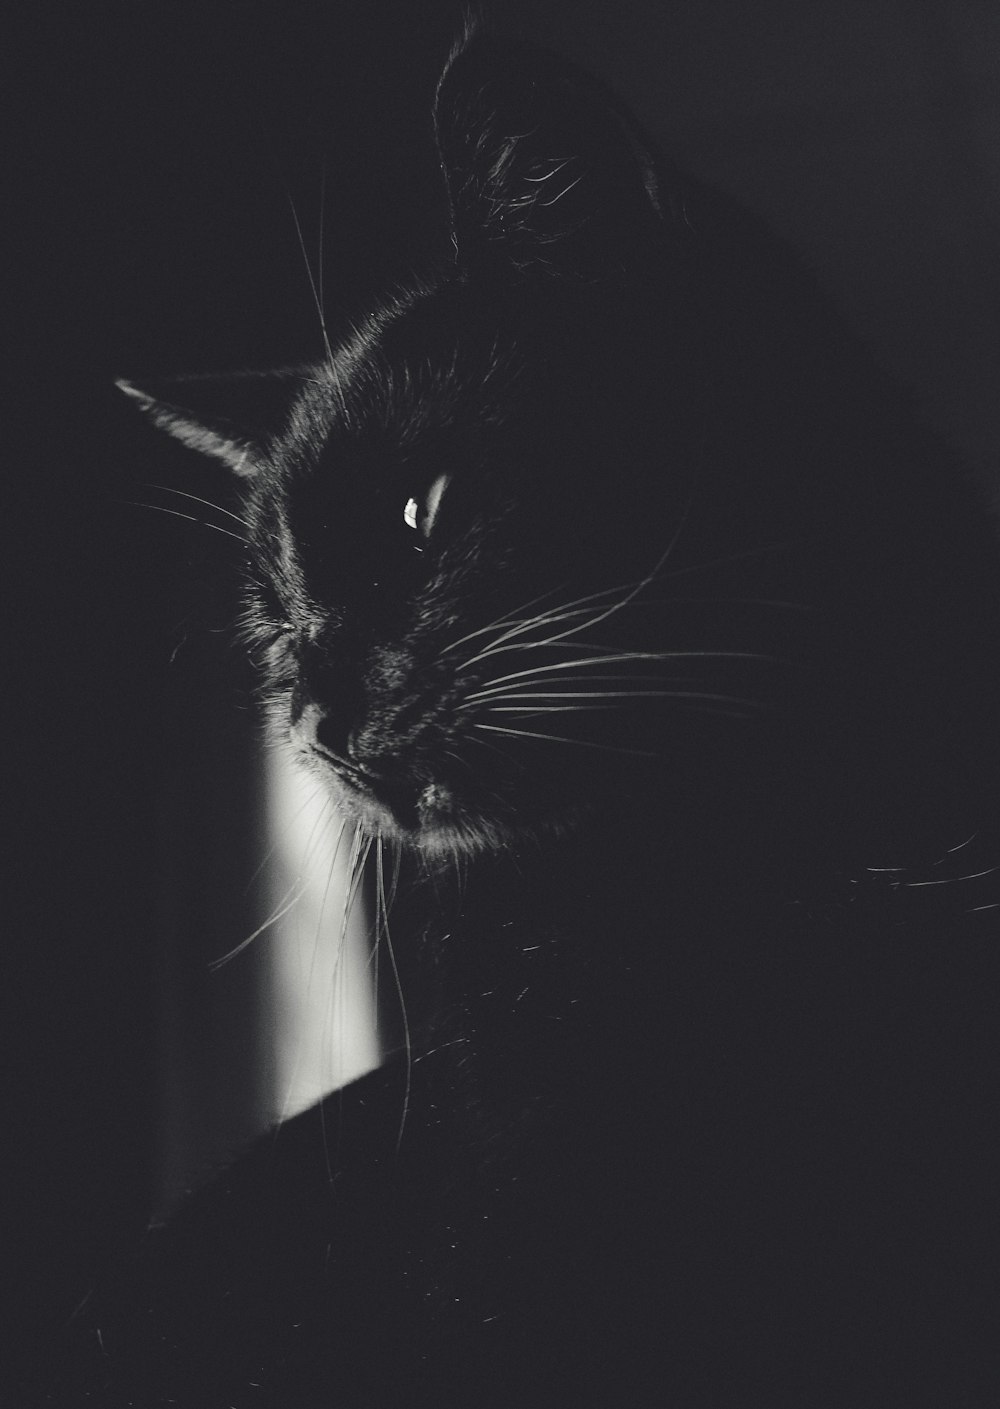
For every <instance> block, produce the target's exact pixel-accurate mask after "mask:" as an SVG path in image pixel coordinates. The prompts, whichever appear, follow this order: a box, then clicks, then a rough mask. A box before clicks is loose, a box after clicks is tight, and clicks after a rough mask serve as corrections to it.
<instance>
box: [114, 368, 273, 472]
mask: <svg viewBox="0 0 1000 1409" xmlns="http://www.w3.org/2000/svg"><path fill="white" fill-rule="evenodd" d="M115 386H116V387H117V388H118V390H119V391H121V392H123V393H124V394H125V395H126V396H127V397H129V399H130V400H132V401H134V402H135V404H136V405H137V406H138V407H139V409H140V411H142V412H143V414H144V415H146V416H148V417H149V419H150V420H151V421H152V422H153V424H154V425H155V426H156V427H157V428H158V429H160V430H163V431H166V432H167V434H168V435H171V436H173V438H174V439H175V440H179V441H180V442H181V444H182V445H185V446H187V448H188V449H189V450H194V451H197V452H198V454H200V455H207V456H208V457H209V458H210V459H213V460H220V461H221V462H222V463H223V464H224V465H225V466H226V467H227V468H228V469H230V470H231V471H232V472H233V473H234V474H236V475H239V476H240V477H241V478H242V479H252V478H253V477H254V475H255V474H256V460H257V456H258V455H259V453H260V448H261V447H260V446H259V445H257V444H255V442H254V441H253V440H252V439H251V438H250V437H248V436H245V435H240V434H238V433H237V432H236V431H235V430H232V431H230V430H229V429H227V428H224V426H223V424H222V423H220V422H215V423H214V424H209V423H208V422H206V421H202V420H198V419H197V418H196V417H195V416H193V415H192V414H191V412H190V411H188V410H185V409H184V408H183V407H181V406H177V405H175V404H173V403H172V402H169V401H164V400H161V399H160V398H158V397H155V396H153V395H151V394H150V393H149V392H147V391H144V390H143V389H142V388H141V387H138V386H136V385H135V383H134V382H130V381H129V380H128V379H127V378H126V377H117V378H116V379H115Z"/></svg>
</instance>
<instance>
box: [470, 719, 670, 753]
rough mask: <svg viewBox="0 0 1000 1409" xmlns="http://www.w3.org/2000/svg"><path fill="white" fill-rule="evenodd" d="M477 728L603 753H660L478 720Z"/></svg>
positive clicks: (492, 732)
mask: <svg viewBox="0 0 1000 1409" xmlns="http://www.w3.org/2000/svg"><path fill="white" fill-rule="evenodd" d="M474 727H475V728H476V729H488V730H489V731H490V733H491V734H510V735H513V736H515V737H517V738H522V739H540V740H541V741H542V742H543V743H547V744H575V745H577V746H578V747H579V748H588V749H599V750H600V751H601V752H602V753H624V754H631V755H633V756H635V757H639V758H659V757H660V754H659V753H658V752H657V751H655V750H653V749H630V748H625V747H624V746H622V745H618V744H600V743H596V742H595V741H594V740H593V739H567V738H561V737H560V736H559V735H557V734H539V733H536V732H534V731H532V730H530V729H510V728H507V727H505V726H504V725H500V724H482V723H479V722H477V723H476V724H475V726H474Z"/></svg>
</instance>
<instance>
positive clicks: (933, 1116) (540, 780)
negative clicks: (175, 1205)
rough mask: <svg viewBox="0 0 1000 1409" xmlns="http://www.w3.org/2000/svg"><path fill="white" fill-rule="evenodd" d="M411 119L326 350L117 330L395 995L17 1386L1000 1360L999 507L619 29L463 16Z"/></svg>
mask: <svg viewBox="0 0 1000 1409" xmlns="http://www.w3.org/2000/svg"><path fill="white" fill-rule="evenodd" d="M434 128H435V134H436V140H437V145H438V151H439V154H440V160H441V167H442V172H443V177H444V181H443V187H442V202H443V203H445V204H446V206H447V212H448V217H449V237H447V238H446V239H445V240H443V242H442V249H441V251H440V255H439V258H438V260H437V261H436V263H434V264H433V265H432V266H431V267H429V268H427V269H426V270H425V271H424V273H423V274H422V276H421V277H420V278H414V280H413V281H412V282H411V283H410V284H409V285H408V286H406V287H400V288H397V289H392V290H390V291H387V292H386V294H385V297H384V298H383V299H382V301H381V302H380V303H378V304H377V305H376V306H374V307H373V308H372V310H371V312H370V314H369V316H368V317H367V319H365V320H363V321H361V322H360V323H359V324H358V325H357V326H352V327H351V328H348V329H346V330H343V332H342V334H341V335H340V337H339V341H338V340H335V341H334V342H333V344H331V345H328V347H327V350H326V355H325V356H324V357H323V358H322V360H321V361H319V362H317V363H316V364H315V365H311V366H308V367H304V368H294V369H288V370H284V371H282V372H280V373H269V374H263V375H262V376H260V377H259V378H258V377H256V376H242V377H239V378H236V379H233V380H232V381H231V382H229V383H228V384H223V383H217V382H216V381H214V380H200V379H194V380H189V381H185V380H183V379H180V380H178V381H176V382H175V383H173V384H172V386H170V387H168V388H150V389H148V390H145V389H143V390H140V389H139V388H138V387H136V386H134V385H132V384H131V383H123V384H122V385H123V389H124V390H125V391H126V392H127V393H128V394H129V396H131V397H132V399H133V400H134V401H135V402H137V403H138V405H139V406H140V407H141V408H142V409H143V410H145V411H146V412H147V413H148V414H149V415H150V417H151V418H152V420H153V421H154V422H155V423H156V424H157V425H158V426H159V427H161V428H163V429H165V430H167V431H168V432H170V433H171V434H173V435H175V436H177V437H178V438H179V439H180V440H181V441H183V442H184V443H185V444H187V445H189V446H191V447H193V448H194V449H197V450H200V451H203V452H205V453H206V454H208V455H210V456H214V457H215V458H216V459H219V460H221V461H223V462H224V463H226V464H227V465H228V466H229V467H230V468H231V469H232V470H233V471H234V472H235V475H236V477H237V482H238V487H239V492H240V496H241V498H240V509H239V517H240V519H241V532H242V533H245V538H246V540H247V546H248V553H249V569H248V581H247V589H246V611H245V619H244V622H243V632H244V636H245V638H246V642H247V646H248V649H249V651H250V652H251V654H252V656H253V658H254V660H255V661H256V663H257V664H258V667H259V669H260V670H261V672H262V676H263V681H264V694H265V695H266V698H267V709H268V714H269V719H270V728H271V730H272V731H274V733H275V734H276V735H278V736H280V737H281V738H282V739H284V740H286V742H287V745H288V747H290V748H291V750H292V751H293V752H294V753H295V755H296V756H297V757H298V759H299V761H300V762H301V764H302V765H303V766H304V767H305V768H307V769H309V770H311V771H312V772H313V773H315V774H316V776H317V777H319V778H320V779H321V780H322V782H323V784H324V786H325V787H326V788H327V789H328V790H329V793H330V795H331V796H332V798H333V799H334V800H335V803H336V806H337V808H338V811H339V813H340V815H341V816H342V817H344V818H345V820H346V823H347V825H348V827H349V828H351V829H352V830H353V832H354V834H355V837H356V842H355V847H356V852H357V855H358V857H359V867H361V866H363V867H364V868H366V874H367V875H368V876H369V877H370V885H371V888H372V891H373V894H374V896H375V906H376V914H377V929H378V934H379V940H380V944H381V946H382V948H383V950H384V951H385V953H386V955H387V956H388V959H389V960H390V961H391V962H390V963H388V964H386V963H383V973H384V974H385V973H386V972H387V971H388V972H389V974H390V988H391V989H392V991H393V992H396V991H397V990H398V998H399V1009H398V1011H399V1018H398V1041H397V1043H396V1050H395V1052H394V1053H393V1055H392V1056H391V1057H390V1058H389V1060H387V1062H386V1063H385V1065H384V1066H383V1067H382V1068H381V1069H380V1070H379V1071H377V1072H375V1073H373V1074H372V1075H370V1076H368V1077H365V1078H363V1079H362V1080H361V1081H360V1082H357V1083H355V1084H353V1085H352V1086H350V1087H348V1088H347V1089H345V1090H343V1091H340V1092H336V1093H334V1094H333V1095H332V1096H330V1097H328V1098H327V1100H326V1101H325V1102H323V1103H322V1104H321V1105H320V1106H319V1107H317V1108H315V1109H314V1110H312V1111H310V1112H307V1113H305V1114H304V1115H302V1116H300V1117H297V1118H296V1119H295V1120H293V1121H290V1122H288V1123H286V1124H285V1125H284V1126H283V1127H282V1128H281V1129H280V1130H279V1131H278V1132H276V1133H275V1134H273V1135H271V1136H268V1137H267V1138H266V1139H265V1140H264V1141H262V1142H261V1143H260V1144H259V1145H258V1146H256V1147H255V1148H254V1149H252V1150H251V1151H249V1152H247V1153H246V1154H244V1155H243V1156H242V1157H241V1158H239V1159H238V1160H236V1161H235V1162H234V1164H233V1165H232V1166H231V1167H230V1168H229V1169H227V1170H225V1171H223V1172H221V1173H220V1174H218V1175H217V1176H216V1177H215V1178H214V1179H213V1180H212V1181H210V1182H209V1183H208V1184H207V1185H206V1187H205V1188H203V1189H202V1190H200V1191H199V1192H197V1193H196V1194H194V1195H193V1196H192V1197H191V1198H190V1199H189V1200H188V1201H187V1202H186V1203H184V1204H183V1205H182V1206H181V1208H180V1209H179V1210H178V1211H177V1212H176V1213H175V1214H174V1215H173V1216H172V1218H171V1219H170V1220H169V1221H168V1222H167V1223H166V1224H165V1225H164V1226H160V1227H157V1228H155V1229H153V1230H152V1231H151V1233H150V1235H149V1239H148V1243H147V1245H146V1246H145V1247H144V1248H143V1250H142V1251H141V1253H139V1254H137V1257H136V1259H135V1261H134V1264H132V1265H130V1266H129V1267H128V1268H125V1269H122V1271H121V1273H120V1275H119V1277H118V1279H117V1280H114V1279H112V1280H111V1282H110V1284H109V1285H108V1286H107V1287H105V1288H104V1289H102V1290H101V1291H99V1292H98V1293H96V1294H95V1295H94V1297H93V1298H92V1299H91V1300H90V1301H89V1302H88V1304H87V1305H86V1307H85V1308H83V1310H82V1311H81V1313H80V1314H79V1315H78V1316H77V1318H76V1319H75V1322H74V1324H73V1327H72V1328H71V1332H70V1336H69V1339H68V1343H67V1345H66V1346H65V1347H63V1348H62V1349H61V1350H60V1352H59V1353H58V1354H57V1355H56V1356H54V1357H53V1361H54V1363H53V1365H51V1366H49V1367H48V1368H47V1370H46V1374H45V1375H44V1376H43V1377H42V1380H43V1381H44V1386H45V1387H44V1389H41V1390H38V1391H33V1392H32V1394H31V1395H29V1398H28V1400H27V1401H26V1402H30V1403H36V1402H38V1403H48V1404H59V1405H62V1404H73V1405H76V1404H82V1403H85V1402H86V1403H99V1404H101V1405H102V1406H105V1405H106V1406H117V1405H126V1404H135V1405H143V1406H152V1405H167V1404H177V1405H183V1406H192V1409H194V1406H198V1409H216V1406H218V1409H223V1407H224V1406H228V1405H240V1406H243V1405H274V1406H284V1409H314V1406H320V1405H322V1406H327V1405H331V1406H332V1405H345V1406H374V1405H404V1404H405V1405H423V1404H426V1405H431V1404H433V1405H439V1406H447V1405H455V1406H459V1405H462V1406H477V1409H479V1406H483V1407H484V1409H489V1406H514V1405H526V1404H530V1405H533V1404H539V1405H541V1404H545V1405H567V1406H569V1405H572V1406H583V1405H608V1404H618V1403H629V1404H636V1405H645V1404H649V1405H654V1404H655V1405H664V1404H671V1405H678V1406H684V1409H689V1407H690V1406H700V1405H748V1404H758V1403H761V1404H764V1403H766V1404H789V1405H797V1406H801V1405H828V1404H829V1405H833V1404H837V1405H841V1404H842V1405H850V1406H852V1409H856V1406H861V1405H885V1404H890V1403H900V1404H903V1403H905V1404H914V1403H936V1404H959V1403H962V1404H986V1403H993V1402H995V1397H996V1393H997V1391H998V1387H1000V1386H998V1383H997V1380H996V1376H995V1369H996V1367H995V1363H994V1359H993V1356H994V1349H993V1347H994V1342H995V1339H996V1338H995V1335H994V1334H993V1333H992V1331H991V1325H990V1302H989V1300H988V1283H989V1281H990V1275H989V1273H990V1268H991V1267H992V1266H993V1263H992V1255H993V1254H992V1252H990V1251H989V1250H988V1249H989V1248H990V1246H991V1245H990V1244H989V1243H988V1242H987V1238H988V1237H989V1236H990V1233H991V1230H990V1227H989V1225H990V1222H991V1221H992V1218H993V1215H992V1204H993V1201H994V1199H993V1186H992V1183H991V1179H992V1173H993V1171H992V1167H991V1158H992V1148H991V1142H992V1140H993V1138H994V1136H995V1132H994V1136H991V1135H990V1134H989V1129H990V1125H991V1123H992V1118H993V1109H992V1093H991V1090H990V1086H989V1068H990V1053H991V1050H992V1046H991V1041H990V1033H989V1028H988V1015H987V1013H986V1011H985V1009H984V1006H983V1004H984V1003H985V1005H986V1007H987V1008H988V1007H989V1000H988V999H987V997H986V995H989V994H992V993H993V992H994V991H995V989H994V987H993V985H994V984H995V980H996V954H995V950H996V918H997V911H998V903H1000V902H998V900H997V896H998V890H997V885H996V870H997V864H998V862H1000V854H998V851H997V849H996V827H995V804H996V783H997V778H998V776H1000V759H998V757H997V738H996V729H995V723H994V721H995V717H996V715H995V710H996V704H997V699H998V695H997V689H996V681H995V678H994V666H993V660H992V652H993V645H992V643H993V641H994V640H995V639H996V637H995V636H994V634H993V633H994V631H995V629H996V627H997V624H998V620H997V618H998V594H997V590H996V584H997V567H998V562H997V552H996V547H995V543H994V536H993V529H992V526H991V524H990V523H989V521H988V518H987V515H986V514H985V512H984V511H983V509H982V508H981V506H980V505H979V503H978V501H977V498H976V495H975V494H974V493H973V491H972V489H971V488H970V486H969V485H968V484H967V483H966V480H965V477H964V472H963V470H962V467H961V466H959V465H957V464H956V463H955V462H954V460H953V459H952V457H951V456H950V455H949V454H948V453H947V452H946V451H945V450H944V449H943V448H942V447H941V446H940V445H939V444H938V442H937V441H936V439H935V438H934V436H933V435H932V434H931V433H930V432H929V431H928V430H927V429H926V428H924V427H923V426H922V425H921V424H920V422H919V418H918V417H917V416H916V415H915V414H914V412H913V410H912V408H911V407H910V406H909V404H908V403H907V400H906V398H905V397H904V396H903V395H902V394H901V393H900V392H899V391H897V390H896V389H895V388H894V387H892V386H890V385H889V384H888V383H887V381H886V380H885V378H883V377H882V375H881V374H880V373H879V372H878V371H877V370H876V369H875V368H874V367H873V366H872V364H871V362H870V359H869V358H868V357H867V355H866V354H865V352H864V350H863V349H861V348H859V347H857V346H856V345H855V343H854V341H853V339H852V338H851V336H850V335H849V334H848V333H847V332H846V331H845V330H844V329H843V328H842V327H841V325H840V324H839V322H838V320H837V319H836V317H835V316H834V315H833V314H832V313H831V312H830V311H829V310H828V308H827V307H826V305H825V302H824V300H823V298H822V297H821V295H820V293H819V292H818V290H817V289H816V288H815V287H814V283H813V280H812V279H811V277H810V276H809V275H808V273H807V272H805V271H803V270H802V269H801V268H800V267H799V266H798V265H797V264H796V263H795V262H794V261H793V260H792V259H791V257H790V256H789V255H788V254H787V253H786V252H785V251H784V250H782V249H780V248H778V247H777V246H776V244H775V242H774V241H773V240H772V239H771V237H770V236H769V235H767V234H766V233H765V232H763V231H761V230H759V229H758V228H757V227H756V226H755V224H754V222H753V221H752V220H751V219H750V218H749V217H748V216H746V215H744V214H742V213H740V212H738V211H734V210H732V209H730V207H729V206H728V204H727V203H726V201H725V200H723V199H722V198H721V197H719V196H717V195H715V194H714V193H712V192H710V191H708V190H705V189H703V188H702V187H700V186H699V185H698V184H697V183H696V182H694V181H692V180H691V179H689V178H687V177H685V176H682V175H681V174H680V173H679V172H678V171H676V170H674V169H673V168H672V167H671V166H670V165H669V164H667V163H665V162H663V161H662V160H661V159H660V158H659V157H658V156H657V155H656V154H655V153H654V151H653V149H652V145H651V144H650V142H649V141H648V140H647V138H646V137H645V135H644V134H643V133H642V131H641V130H640V128H639V126H638V124H637V123H636V121H635V120H634V118H633V117H632V116H631V115H630V113H629V112H628V111H627V110H626V109H625V108H624V106H623V105H622V104H621V103H620V102H619V101H618V100H617V99H616V98H615V97H614V96H613V95H612V94H610V93H609V92H608V91H606V90H605V89H604V87H603V86H602V85H601V84H599V83H598V82H597V81H596V80H594V79H591V78H590V77H588V76H587V75H585V74H583V73H581V72H579V71H578V70H576V69H575V68H574V67H572V66H571V65H570V64H568V63H567V62H565V61H563V60H561V59H560V58H558V57H556V56H554V55H551V54H549V53H546V52H544V51H541V50H538V49H535V48H532V47H529V46H526V45H522V44H520V43H517V42H514V41H507V40H503V39H500V38H497V37H496V36H493V35H491V34H490V33H488V32H487V31H486V30H485V29H483V28H482V27H477V26H471V25H470V26H469V28H468V30H467V32H466V33H465V34H464V36H463V37H462V38H461V40H460V41H459V43H458V44H457V45H456V47H455V49H454V51H453V53H452V54H451V56H450V58H449V59H448V61H447V64H446V66H445V69H444V72H443V74H442V76H441V79H440V82H439V84H438V88H437V92H436V97H435V102H434ZM213 399H214V400H215V402H216V410H215V412H214V414H209V413H201V414H199V413H196V412H195V411H194V410H192V407H193V406H199V405H201V404H203V403H204V402H206V400H207V401H211V400H213ZM239 405H243V406H249V407H250V408H251V409H250V413H249V415H248V416H246V417H242V418H241V415H240V413H239V412H238V411H236V410H234V409H233V408H234V407H236V406H239ZM230 527H232V524H230ZM991 1376H992V1378H991ZM991 1385H992V1392H991V1390H990V1386H991ZM980 1396H982V1397H980Z"/></svg>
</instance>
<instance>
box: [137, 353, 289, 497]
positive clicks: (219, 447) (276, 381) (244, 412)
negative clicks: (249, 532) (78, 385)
mask: <svg viewBox="0 0 1000 1409" xmlns="http://www.w3.org/2000/svg"><path fill="white" fill-rule="evenodd" d="M308 370H309V369H308V368H303V367H294V368H283V369H281V370H279V371H274V372H235V373H229V374H227V375H225V376H192V377H171V378H170V379H169V380H167V381H161V382H157V383H155V384H154V385H152V386H150V387H149V389H144V388H142V387H137V386H135V385H134V384H133V383H132V382H129V381H125V380H124V379H122V380H119V381H118V382H116V383H115V385H116V386H117V387H119V388H120V390H122V391H123V392H124V393H125V395H126V396H129V397H131V398H132V400H133V401H135V403H136V405H137V406H139V408H140V409H141V410H142V411H144V412H145V414H146V415H147V416H148V417H149V418H150V420H151V421H152V422H153V424H154V425H156V426H159V427H160V429H161V430H165V431H167V432H168V434H170V435H172V436H174V437H175V439H177V440H179V441H181V443H182V444H184V445H186V446H188V447H189V449H191V450H197V451H199V452H200V453H201V454H203V455H210V456H212V457H213V458H214V459H216V460H221V461H222V462H223V463H224V464H225V465H227V466H228V467H229V469H231V470H233V471H235V473H236V474H238V475H243V476H245V477H252V476H253V474H254V473H255V471H256V465H257V461H258V459H259V457H260V453H261V451H262V450H263V448H264V446H265V445H266V444H267V442H268V440H269V439H270V438H271V436H272V435H273V434H274V433H275V431H276V430H277V429H278V428H279V427H280V426H281V425H282V424H283V423H284V421H285V419H286V418H287V415H288V411H289V408H290V407H291V403H292V401H293V400H294V398H295V396H296V394H297V393H298V391H299V389H300V388H301V386H302V382H303V380H304V378H305V377H306V375H307V374H308Z"/></svg>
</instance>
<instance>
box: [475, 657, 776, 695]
mask: <svg viewBox="0 0 1000 1409" xmlns="http://www.w3.org/2000/svg"><path fill="white" fill-rule="evenodd" d="M633 660H636V661H639V660H648V661H654V660H655V661H673V660H756V661H767V662H769V663H770V664H779V663H780V657H778V656H772V655H767V654H765V653H762V652H759V651H616V652H615V653H614V654H611V655H606V656H593V657H591V659H590V660H584V661H581V660H567V661H555V662H552V663H550V664H548V665H536V666H527V667H525V669H524V670H514V671H511V672H510V673H509V674H507V675H498V676H496V677H495V678H494V679H492V680H490V681H489V683H488V684H487V685H485V686H483V688H482V690H479V691H474V692H472V693H471V694H469V695H468V696H466V698H467V699H478V698H480V697H481V696H483V695H485V694H486V693H488V692H489V691H491V690H493V689H494V688H495V687H497V686H499V685H504V684H507V683H508V682H509V681H511V680H524V679H527V678H529V677H533V676H542V677H547V676H548V675H549V674H553V675H554V673H555V672H556V671H563V670H578V669H580V668H581V667H584V666H591V665H619V664H624V663H626V662H627V661H633ZM587 678H588V677H586V676H583V675H581V676H580V679H581V680H584V679H587Z"/></svg>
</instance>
